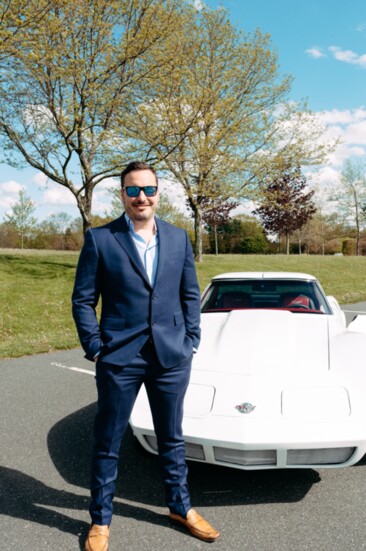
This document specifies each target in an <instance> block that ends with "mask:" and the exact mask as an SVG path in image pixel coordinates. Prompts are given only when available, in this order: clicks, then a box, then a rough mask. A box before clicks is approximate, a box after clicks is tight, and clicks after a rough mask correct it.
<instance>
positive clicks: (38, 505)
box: [0, 303, 366, 551]
mask: <svg viewBox="0 0 366 551" xmlns="http://www.w3.org/2000/svg"><path fill="white" fill-rule="evenodd" d="M343 308H344V310H345V311H346V316H347V319H348V321H349V320H350V319H352V317H353V316H354V315H355V312H365V313H366V303H360V304H358V305H346V306H344V307H343ZM0 374H1V385H0V403H1V420H0V437H1V440H0V441H1V448H0V530H1V549H2V551H10V550H15V551H56V550H57V551H59V550H61V551H72V550H77V549H83V546H84V541H85V537H86V533H87V531H88V525H89V515H88V511H87V509H88V503H89V490H88V486H89V464H90V455H91V444H92V441H91V429H92V423H93V417H94V414H95V407H96V406H95V398H96V394H95V381H94V366H93V364H92V363H91V362H88V361H86V360H85V359H83V354H82V351H81V350H80V349H76V350H70V351H65V352H56V353H51V354H42V355H36V356H31V357H24V358H18V359H12V360H2V361H0ZM189 467H190V469H189V471H190V477H189V481H190V490H191V496H192V503H193V505H194V507H195V508H196V509H197V510H198V511H199V512H200V513H201V514H202V515H203V516H205V517H207V519H208V520H209V521H210V522H212V524H213V525H214V526H215V527H217V528H218V529H219V530H220V532H221V538H220V540H219V541H218V542H216V543H214V544H212V545H213V546H214V547H213V548H214V549H217V550H218V551H219V550H220V551H229V550H230V551H231V550H234V549H240V551H246V550H248V551H249V550H250V551H253V550H255V551H273V550H274V551H280V550H281V551H307V550H309V551H310V550H311V551H346V550H352V551H353V550H354V551H359V550H363V549H365V550H366V513H365V494H366V459H365V458H364V459H363V460H362V461H361V462H360V463H359V464H358V465H356V466H354V467H350V468H346V469H320V470H317V471H315V470H312V469H305V470H280V471H239V470H234V469H226V468H221V467H214V466H206V465H202V464H198V463H190V464H189ZM119 470H120V476H119V485H118V491H117V496H116V499H115V512H114V517H113V522H112V526H111V543H110V551H145V550H149V551H194V550H196V549H198V550H203V549H207V546H208V545H211V544H207V543H203V542H201V541H199V540H197V539H194V538H192V537H191V536H190V535H189V534H186V533H185V532H184V531H183V530H181V529H179V528H176V527H172V526H171V525H170V523H169V521H168V519H167V510H166V508H165V506H164V495H163V488H162V484H161V482H160V475H159V468H158V463H157V458H156V457H155V456H151V455H149V454H146V453H144V452H142V451H141V450H140V449H138V448H137V447H136V445H135V443H134V440H133V437H132V434H131V431H130V430H129V431H128V433H127V435H126V438H125V440H124V442H123V445H122V449H121V459H120V467H119Z"/></svg>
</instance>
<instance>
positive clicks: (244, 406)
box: [235, 402, 255, 413]
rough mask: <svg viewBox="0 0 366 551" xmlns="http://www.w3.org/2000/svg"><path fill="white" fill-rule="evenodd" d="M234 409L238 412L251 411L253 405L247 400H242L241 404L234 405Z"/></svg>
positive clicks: (253, 407)
mask: <svg viewBox="0 0 366 551" xmlns="http://www.w3.org/2000/svg"><path fill="white" fill-rule="evenodd" d="M235 409H237V410H238V411H239V413H251V412H252V411H253V409H255V406H253V404H250V403H249V402H244V403H243V404H239V405H238V406H235Z"/></svg>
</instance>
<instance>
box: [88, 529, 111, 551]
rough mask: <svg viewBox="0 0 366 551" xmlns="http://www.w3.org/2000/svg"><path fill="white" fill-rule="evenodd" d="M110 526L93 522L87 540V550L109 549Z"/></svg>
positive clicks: (106, 550)
mask: <svg viewBox="0 0 366 551" xmlns="http://www.w3.org/2000/svg"><path fill="white" fill-rule="evenodd" d="M108 539H109V526H107V525H105V526H100V525H99V524H92V525H91V527H90V530H89V534H88V537H87V538H86V542H85V551H108Z"/></svg>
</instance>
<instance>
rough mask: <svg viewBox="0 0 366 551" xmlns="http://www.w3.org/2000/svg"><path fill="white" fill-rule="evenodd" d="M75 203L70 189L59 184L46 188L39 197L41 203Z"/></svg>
mask: <svg viewBox="0 0 366 551" xmlns="http://www.w3.org/2000/svg"><path fill="white" fill-rule="evenodd" d="M55 186H57V184H55ZM75 203H76V200H75V197H74V196H73V195H72V193H71V191H69V190H68V189H66V188H63V187H62V186H60V185H58V186H57V187H51V188H49V189H46V190H45V191H44V193H43V195H42V199H41V204H42V205H75Z"/></svg>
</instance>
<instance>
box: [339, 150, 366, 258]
mask: <svg viewBox="0 0 366 551" xmlns="http://www.w3.org/2000/svg"><path fill="white" fill-rule="evenodd" d="M330 199H331V200H333V201H336V209H337V211H338V212H339V214H340V215H341V217H342V220H343V222H346V223H348V224H350V225H351V226H353V227H354V228H355V233H356V250H355V253H356V255H359V254H360V234H361V229H362V227H363V225H364V223H365V220H366V211H365V205H366V173H365V164H364V162H361V161H359V160H351V159H347V160H346V161H345V162H344V165H343V169H342V174H341V180H340V183H339V185H338V186H336V188H335V189H334V191H333V192H332V193H331V196H330Z"/></svg>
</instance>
